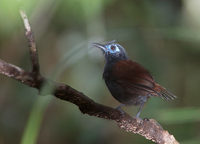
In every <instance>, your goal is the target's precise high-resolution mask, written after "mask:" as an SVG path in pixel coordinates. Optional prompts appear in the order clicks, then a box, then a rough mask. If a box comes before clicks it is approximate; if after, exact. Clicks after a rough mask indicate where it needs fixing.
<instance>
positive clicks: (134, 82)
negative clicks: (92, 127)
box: [92, 40, 176, 118]
mask: <svg viewBox="0 0 200 144" xmlns="http://www.w3.org/2000/svg"><path fill="white" fill-rule="evenodd" d="M92 45H93V47H97V48H99V49H101V51H102V52H103V55H104V56H105V66H104V72H103V79H104V81H105V83H106V85H107V87H108V89H109V91H110V93H111V95H112V96H113V97H114V98H115V99H116V100H117V101H119V102H120V105H119V106H118V107H117V109H118V110H120V111H123V110H122V109H121V107H122V106H130V105H135V106H139V109H138V112H137V114H136V118H140V113H141V111H142V108H143V106H144V104H145V103H146V102H147V100H148V99H149V98H151V97H160V98H162V99H164V100H167V101H170V100H174V99H175V98H176V96H175V95H174V94H172V93H171V92H169V91H168V90H166V89H165V88H164V87H162V86H161V85H159V84H158V83H157V82H156V81H155V80H154V79H153V77H152V75H151V74H150V72H149V71H148V70H147V69H145V68H144V67H143V66H142V65H140V64H139V63H137V62H135V61H132V60H131V59H129V57H128V55H127V52H126V50H125V49H124V47H122V46H121V45H120V44H118V43H117V42H116V41H115V40H113V41H109V42H106V43H104V44H100V43H92Z"/></svg>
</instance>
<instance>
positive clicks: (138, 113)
mask: <svg viewBox="0 0 200 144" xmlns="http://www.w3.org/2000/svg"><path fill="white" fill-rule="evenodd" d="M143 106H144V103H142V104H140V107H139V110H138V112H137V114H136V118H140V113H141V111H142V108H143Z"/></svg>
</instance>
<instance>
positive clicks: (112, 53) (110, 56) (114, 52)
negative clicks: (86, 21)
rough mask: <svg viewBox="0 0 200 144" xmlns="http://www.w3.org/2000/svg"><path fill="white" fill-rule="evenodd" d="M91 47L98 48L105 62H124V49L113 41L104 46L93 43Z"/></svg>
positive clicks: (125, 56)
mask: <svg viewBox="0 0 200 144" xmlns="http://www.w3.org/2000/svg"><path fill="white" fill-rule="evenodd" d="M93 46H95V47H97V48H100V49H101V50H102V52H103V54H104V55H105V58H106V61H118V60H126V59H128V56H127V54H126V51H125V49H124V48H123V47H122V46H121V45H119V44H118V43H116V41H115V40H113V41H111V42H107V43H106V44H99V43H93Z"/></svg>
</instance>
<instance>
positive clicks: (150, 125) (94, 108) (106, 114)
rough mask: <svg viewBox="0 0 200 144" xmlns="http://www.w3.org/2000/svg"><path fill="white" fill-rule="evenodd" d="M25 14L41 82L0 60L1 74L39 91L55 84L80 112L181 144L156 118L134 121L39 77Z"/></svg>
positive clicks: (159, 140) (153, 138)
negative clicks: (44, 86) (45, 86)
mask: <svg viewBox="0 0 200 144" xmlns="http://www.w3.org/2000/svg"><path fill="white" fill-rule="evenodd" d="M21 15H22V18H23V21H24V24H25V29H26V33H27V32H28V34H26V37H27V39H28V40H29V43H30V44H31V47H30V48H31V53H32V55H31V60H32V63H33V68H34V67H35V68H36V69H35V70H36V72H37V74H38V75H37V79H35V75H34V74H33V73H32V72H26V71H24V70H23V69H22V68H19V67H17V66H15V65H12V64H9V63H7V62H5V61H3V60H1V59H0V73H1V74H3V75H5V76H7V77H11V78H13V79H15V80H18V81H20V82H21V83H23V84H25V85H28V86H30V87H34V88H36V89H38V90H40V89H41V87H42V84H43V83H51V84H53V85H54V91H53V93H52V94H53V95H54V96H55V97H57V98H60V99H62V100H65V101H69V102H71V103H73V104H75V105H77V106H78V107H79V109H80V111H81V112H82V113H84V114H88V115H90V116H96V117H100V118H104V119H109V120H114V121H115V122H116V123H117V125H118V126H119V127H120V128H121V129H124V130H125V131H127V132H131V133H135V134H139V135H141V136H144V137H145V138H146V139H149V140H151V141H153V142H155V143H158V144H178V141H176V139H175V138H174V136H173V135H171V134H169V132H168V131H166V130H164V129H163V128H162V127H161V125H160V124H159V123H158V122H157V121H156V120H154V119H144V120H141V119H135V118H132V117H131V116H130V115H128V114H127V113H123V114H122V113H121V112H120V111H118V110H117V109H113V108H111V107H108V106H104V105H101V104H98V103H96V102H94V101H93V100H92V99H90V98H89V97H87V96H86V95H84V94H83V93H81V92H79V91H77V90H75V89H73V88H72V87H70V86H68V85H66V84H62V83H57V82H53V81H50V80H47V79H46V78H44V77H42V76H41V75H40V74H39V63H38V58H37V54H36V47H35V42H34V39H33V36H32V32H31V30H30V29H31V28H30V25H29V23H28V19H27V17H26V15H25V13H24V12H21ZM32 49H33V50H32ZM35 60H36V61H35Z"/></svg>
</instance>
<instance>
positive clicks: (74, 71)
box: [0, 0, 200, 144]
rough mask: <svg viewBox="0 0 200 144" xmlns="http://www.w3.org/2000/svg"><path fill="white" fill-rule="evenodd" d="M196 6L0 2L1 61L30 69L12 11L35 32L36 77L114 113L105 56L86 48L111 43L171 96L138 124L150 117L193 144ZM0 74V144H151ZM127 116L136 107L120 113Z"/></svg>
mask: <svg viewBox="0 0 200 144" xmlns="http://www.w3.org/2000/svg"><path fill="white" fill-rule="evenodd" d="M199 7H200V1H198V0H148V1H147V0H42V1H40V0H35V1H31V0H30V1H28V0H14V1H13V0H12V1H11V0H1V1H0V58H1V59H3V60H5V61H7V62H10V63H13V64H16V65H18V66H20V67H23V68H24V69H26V70H29V69H30V60H29V51H28V48H27V47H28V45H27V40H26V38H25V36H24V27H23V22H22V20H21V18H20V15H19V9H23V10H25V11H26V13H27V15H28V17H29V20H30V22H31V25H32V29H33V31H34V35H35V39H36V42H37V47H38V51H39V59H40V66H41V73H42V74H43V75H45V76H46V77H49V78H51V79H53V80H56V81H59V82H64V83H67V84H69V85H71V86H72V87H74V88H75V89H77V90H79V91H82V92H83V93H84V94H86V95H88V96H89V97H90V98H92V99H93V100H95V101H97V102H99V103H102V104H105V105H108V106H111V107H116V106H117V105H119V103H118V102H117V101H116V100H115V99H114V98H113V97H112V96H111V95H110V93H109V92H108V90H107V88H106V86H105V84H104V81H103V80H102V71H103V65H104V57H103V55H102V53H101V52H100V51H99V50H97V49H95V48H92V47H91V43H92V42H104V41H110V40H113V39H115V40H117V41H118V42H119V43H120V44H121V45H122V46H124V47H125V49H126V50H127V52H128V55H129V57H130V58H131V59H132V60H135V61H137V62H139V63H141V64H142V65H143V66H145V67H146V68H148V69H149V71H150V72H151V73H152V75H153V77H154V78H155V80H156V81H157V82H158V83H160V84H161V85H163V86H164V87H166V88H167V89H169V90H170V91H171V92H173V93H174V94H175V95H177V97H178V98H177V99H176V100H175V101H173V102H165V101H163V100H162V99H159V98H152V99H150V100H149V101H148V103H147V104H146V105H145V108H144V109H143V111H142V114H141V117H143V118H144V117H148V118H154V119H156V120H158V122H159V123H161V125H162V126H163V127H164V128H165V129H167V130H168V131H169V132H170V133H172V134H173V135H174V136H175V137H176V139H177V140H178V141H180V142H181V143H182V144H198V143H199V141H200V106H199V102H200V96H199V92H200V46H199V44H200V17H199V13H200V8H199ZM49 90H50V88H48V87H46V88H44V90H43V93H42V94H41V95H38V93H37V91H36V90H35V89H32V88H29V87H27V86H24V85H22V84H20V83H18V82H16V81H14V80H12V79H10V78H7V77H5V76H2V75H0V144H13V143H21V144H34V143H39V144H55V143H58V144H67V143H69V144H94V143H96V144H101V143H105V144H121V143H124V144H131V143H137V144H142V143H145V144H146V143H151V142H149V141H148V140H145V139H144V138H143V137H141V136H139V135H134V134H130V133H126V132H124V131H123V130H121V129H119V128H118V127H117V126H116V125H115V123H114V122H112V121H108V120H104V119H99V118H96V117H90V116H88V115H83V114H81V113H80V111H79V110H78V108H77V107H76V106H74V105H73V104H71V103H68V102H65V101H61V100H59V99H56V98H53V97H52V96H50V95H46V94H45V93H46V92H48V91H49ZM124 110H125V111H127V112H128V113H129V114H131V115H133V116H134V115H135V114H136V110H137V108H136V107H126V108H124Z"/></svg>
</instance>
